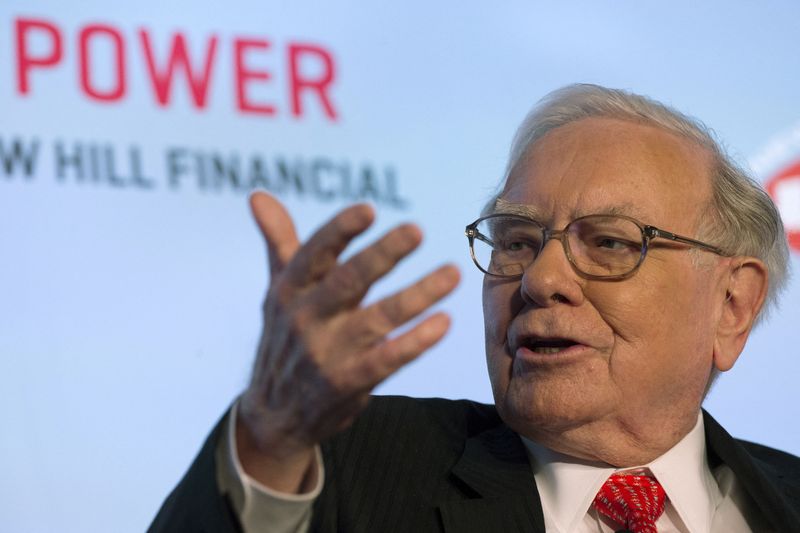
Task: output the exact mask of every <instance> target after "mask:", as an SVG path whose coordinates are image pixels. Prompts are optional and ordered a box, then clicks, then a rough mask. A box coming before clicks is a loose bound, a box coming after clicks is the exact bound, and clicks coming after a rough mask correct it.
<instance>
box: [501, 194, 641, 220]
mask: <svg viewBox="0 0 800 533" xmlns="http://www.w3.org/2000/svg"><path fill="white" fill-rule="evenodd" d="M485 214H502V215H520V216H524V217H527V218H530V219H532V220H536V221H537V222H541V223H544V224H545V225H546V224H547V222H548V221H549V219H550V218H551V214H550V213H548V212H547V211H546V210H545V209H542V208H540V207H539V206H536V205H531V204H517V203H513V202H509V201H508V200H505V199H504V198H502V197H496V198H494V199H493V200H492V202H491V203H490V204H489V205H487V206H486V210H485ZM570 215H571V216H572V218H573V219H575V218H580V217H583V216H586V215H621V216H626V217H632V218H635V219H639V220H641V219H643V218H646V216H647V213H645V212H644V211H643V210H642V207H641V206H640V205H637V204H635V203H633V202H622V201H620V202H613V201H611V202H608V203H605V204H599V205H594V206H592V207H591V208H588V209H577V210H575V211H573V212H571V213H570Z"/></svg>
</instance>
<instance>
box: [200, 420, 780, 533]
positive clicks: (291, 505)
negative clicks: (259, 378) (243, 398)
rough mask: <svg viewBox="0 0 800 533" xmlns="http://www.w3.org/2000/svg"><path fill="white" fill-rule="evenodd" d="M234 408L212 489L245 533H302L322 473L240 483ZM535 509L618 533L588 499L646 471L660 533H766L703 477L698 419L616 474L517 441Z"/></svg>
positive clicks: (727, 481) (719, 483)
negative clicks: (294, 486)
mask: <svg viewBox="0 0 800 533" xmlns="http://www.w3.org/2000/svg"><path fill="white" fill-rule="evenodd" d="M236 413H237V405H234V407H233V409H232V410H231V415H230V416H229V417H228V427H227V428H226V432H225V436H224V438H222V439H220V443H219V445H218V447H217V450H216V458H217V482H218V484H219V487H220V490H221V491H222V492H223V493H227V494H229V496H230V499H231V501H232V503H233V506H234V510H235V512H236V514H237V516H238V517H239V521H240V523H241V525H242V528H243V530H244V532H245V533H262V532H264V533H266V532H271V533H290V532H291V533H303V532H306V531H308V528H309V525H310V523H311V509H312V505H313V502H314V499H315V498H316V497H317V496H318V495H319V493H320V492H321V491H322V486H323V484H324V468H323V464H322V455H321V453H320V450H319V447H317V450H316V453H317V457H316V463H317V465H316V468H317V469H318V475H317V480H318V481H317V485H316V487H314V489H313V490H312V491H311V492H309V493H307V494H301V495H296V494H286V493H281V492H278V491H274V490H272V489H270V488H269V487H266V486H264V485H262V484H261V483H259V482H257V481H256V480H255V479H253V478H251V477H250V476H248V475H247V473H246V472H245V471H244V470H243V469H242V465H241V463H240V462H239V458H238V455H237V453H236V431H235V428H236ZM522 440H523V442H524V443H525V446H526V448H527V449H528V453H529V457H530V459H531V465H532V468H533V474H534V478H535V479H536V486H537V488H538V490H539V496H540V498H541V501H542V511H543V514H544V521H545V528H546V530H547V532H548V533H609V532H614V531H616V530H617V529H619V527H618V526H616V524H612V523H611V522H610V521H608V519H606V518H605V517H603V516H599V514H598V513H597V511H596V510H595V509H594V507H593V506H592V501H593V500H594V497H595V495H596V494H597V492H598V491H599V490H600V487H601V486H602V485H603V483H605V481H606V479H608V477H609V476H610V475H611V474H613V473H615V472H625V471H630V470H645V471H647V472H648V473H649V474H651V475H653V476H654V477H655V478H656V479H658V481H659V482H660V483H661V485H662V487H663V488H664V491H665V492H666V494H667V497H668V499H669V500H668V502H667V504H666V506H665V510H664V514H663V515H662V516H661V518H659V520H658V522H657V523H656V526H657V527H658V531H659V533H674V532H679V533H706V532H712V533H748V532H752V531H755V532H758V533H764V532H768V531H770V529H769V528H768V527H767V526H766V522H765V521H764V520H763V517H761V515H760V513H759V511H758V509H757V508H756V507H755V505H754V503H753V501H752V498H750V496H749V495H748V494H747V493H746V492H745V491H744V489H743V488H742V487H741V486H740V485H739V484H738V483H737V482H736V477H735V476H734V475H733V472H732V471H731V469H730V468H728V467H727V466H726V465H721V466H719V467H717V468H716V469H715V470H714V471H713V472H712V471H711V470H710V468H709V465H708V461H707V458H706V443H705V433H704V426H703V417H702V414H699V415H698V420H697V424H696V425H695V427H694V429H692V431H690V432H689V434H687V435H686V436H685V437H684V438H683V439H682V440H681V441H680V442H678V444H676V445H675V446H674V447H673V448H672V449H670V450H669V451H667V452H666V453H665V454H664V455H662V456H661V457H659V458H657V459H655V460H654V461H652V462H651V463H649V464H646V465H641V466H638V467H635V468H625V469H617V468H614V467H611V466H609V465H607V464H604V463H590V462H585V461H581V460H579V459H575V458H573V457H569V456H565V455H562V454H559V453H557V452H554V451H552V450H549V449H547V448H545V447H543V446H540V445H538V444H536V443H534V442H532V441H530V440H528V439H525V438H523V439H522Z"/></svg>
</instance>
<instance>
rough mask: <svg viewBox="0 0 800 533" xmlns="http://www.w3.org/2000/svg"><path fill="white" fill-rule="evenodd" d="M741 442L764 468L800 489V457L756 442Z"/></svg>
mask: <svg viewBox="0 0 800 533" xmlns="http://www.w3.org/2000/svg"><path fill="white" fill-rule="evenodd" d="M739 443H740V444H741V445H742V446H743V447H744V448H745V450H747V452H748V453H749V454H750V455H751V456H752V457H753V459H754V460H756V461H757V462H758V463H759V464H760V465H761V466H762V468H763V469H764V470H767V471H769V472H771V473H773V474H775V475H776V476H777V477H779V478H780V479H782V480H784V481H785V482H787V483H789V484H791V485H794V486H795V487H797V488H798V489H800V457H797V456H796V455H792V454H791V453H788V452H784V451H782V450H778V449H775V448H770V447H769V446H764V445H763V444H757V443H755V442H749V441H746V440H739Z"/></svg>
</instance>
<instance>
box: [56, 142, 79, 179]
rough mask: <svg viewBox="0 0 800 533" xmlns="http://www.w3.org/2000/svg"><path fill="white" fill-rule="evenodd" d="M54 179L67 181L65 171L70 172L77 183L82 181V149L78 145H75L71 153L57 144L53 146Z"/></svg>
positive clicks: (60, 144)
mask: <svg viewBox="0 0 800 533" xmlns="http://www.w3.org/2000/svg"><path fill="white" fill-rule="evenodd" d="M55 160H56V178H58V180H59V181H64V180H65V179H67V171H69V170H72V172H73V173H74V175H75V177H76V178H77V179H78V181H83V180H84V177H85V174H84V170H85V169H84V165H83V163H84V159H83V147H82V146H81V144H80V143H75V144H74V147H73V149H72V151H71V152H68V151H67V149H66V148H64V145H63V144H62V143H60V142H57V143H56V145H55Z"/></svg>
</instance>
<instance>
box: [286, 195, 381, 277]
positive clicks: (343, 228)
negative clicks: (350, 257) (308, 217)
mask: <svg viewBox="0 0 800 533" xmlns="http://www.w3.org/2000/svg"><path fill="white" fill-rule="evenodd" d="M374 220H375V211H374V210H373V209H372V208H371V207H370V206H368V205H366V204H358V205H354V206H351V207H348V208H347V209H344V210H342V211H340V212H339V213H338V214H337V215H336V216H334V217H333V218H332V219H331V220H330V221H328V222H327V223H325V224H324V225H323V226H322V227H321V228H319V229H318V230H317V231H316V232H315V233H314V234H313V235H312V236H311V238H310V239H308V241H307V242H306V243H305V244H304V245H302V246H301V247H300V248H299V249H298V250H297V253H296V254H295V256H294V258H293V259H292V261H291V263H290V264H289V265H288V268H287V269H286V276H287V280H288V282H289V283H290V284H291V285H292V286H294V287H296V288H301V287H304V286H306V285H309V284H311V283H314V282H316V281H319V280H320V279H321V278H323V277H324V276H325V275H326V274H327V273H328V272H329V271H330V270H331V269H332V268H333V267H334V266H336V264H337V260H338V257H339V255H340V254H341V253H342V252H343V251H344V249H345V248H347V245H348V244H350V241H352V240H353V239H354V238H355V237H357V236H358V235H360V234H361V233H363V232H364V231H365V230H366V229H367V228H369V227H370V225H371V224H372V222H373V221H374Z"/></svg>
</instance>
